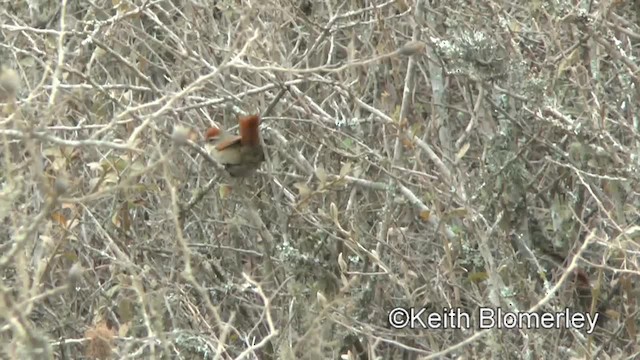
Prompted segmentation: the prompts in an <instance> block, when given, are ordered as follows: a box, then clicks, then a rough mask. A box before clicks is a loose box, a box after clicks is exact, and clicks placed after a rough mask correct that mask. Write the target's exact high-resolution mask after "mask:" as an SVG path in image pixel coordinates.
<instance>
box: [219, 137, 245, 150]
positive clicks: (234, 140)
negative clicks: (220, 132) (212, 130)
mask: <svg viewBox="0 0 640 360" xmlns="http://www.w3.org/2000/svg"><path fill="white" fill-rule="evenodd" d="M240 139H241V138H240V136H230V137H229V138H227V139H223V140H220V142H219V143H218V144H216V150H218V151H222V150H224V149H226V148H229V147H233V146H238V145H240Z"/></svg>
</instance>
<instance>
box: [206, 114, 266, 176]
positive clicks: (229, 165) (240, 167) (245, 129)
mask: <svg viewBox="0 0 640 360" xmlns="http://www.w3.org/2000/svg"><path fill="white" fill-rule="evenodd" d="M238 123H239V125H240V135H232V134H229V133H227V132H226V131H224V130H221V129H218V128H216V127H212V128H210V129H209V130H207V133H206V134H205V141H206V142H207V144H206V145H205V148H206V149H207V151H208V152H209V154H210V155H211V157H213V158H214V159H215V160H216V161H218V162H219V163H220V164H221V165H223V166H224V167H225V169H226V170H227V172H228V173H229V175H231V176H233V177H244V176H247V175H250V174H252V173H253V172H254V171H255V170H256V169H257V168H259V167H260V164H261V163H262V162H263V161H264V150H263V149H262V144H261V143H260V129H259V127H258V126H259V125H260V118H259V117H258V115H249V116H245V117H241V118H240V119H238Z"/></svg>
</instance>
